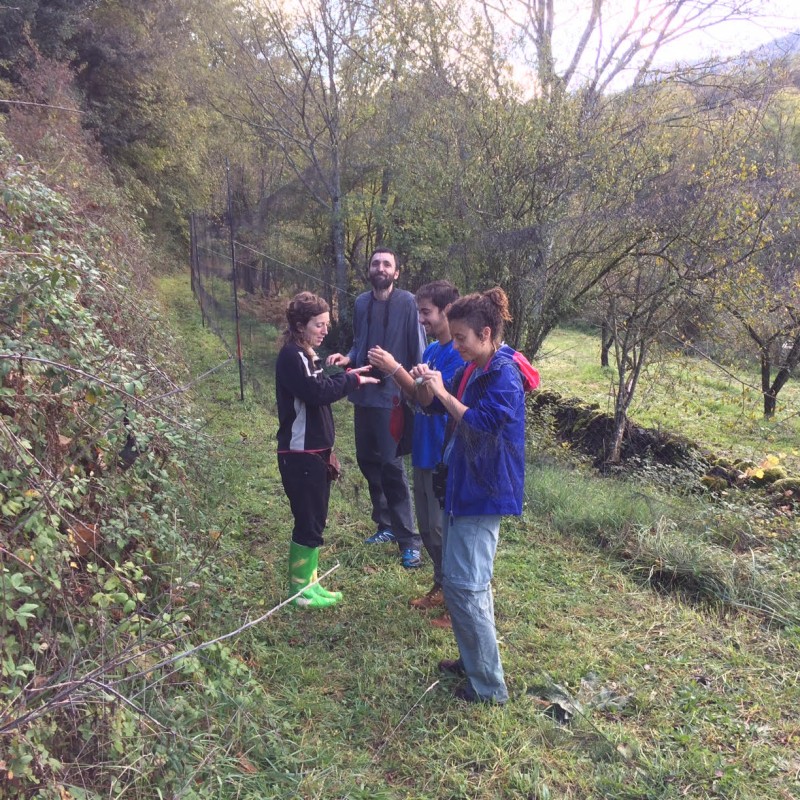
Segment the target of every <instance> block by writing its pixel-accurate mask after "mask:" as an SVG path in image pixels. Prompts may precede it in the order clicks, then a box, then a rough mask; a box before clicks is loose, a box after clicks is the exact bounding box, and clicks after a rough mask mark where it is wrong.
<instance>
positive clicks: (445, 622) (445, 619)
mask: <svg viewBox="0 0 800 800" xmlns="http://www.w3.org/2000/svg"><path fill="white" fill-rule="evenodd" d="M431 625H432V626H433V627H434V628H442V629H447V630H450V628H452V627H453V621H452V620H451V619H450V615H449V614H448V613H447V612H446V611H445V612H444V614H442V616H441V617H434V618H433V619H432V620H431Z"/></svg>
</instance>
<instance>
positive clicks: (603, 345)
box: [600, 319, 614, 367]
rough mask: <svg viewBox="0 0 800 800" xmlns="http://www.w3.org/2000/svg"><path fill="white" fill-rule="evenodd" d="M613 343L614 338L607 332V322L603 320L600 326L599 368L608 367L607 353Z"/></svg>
mask: <svg viewBox="0 0 800 800" xmlns="http://www.w3.org/2000/svg"><path fill="white" fill-rule="evenodd" d="M613 343H614V337H613V336H612V335H611V333H610V332H609V324H608V320H607V319H604V320H603V324H602V325H601V326H600V366H601V367H607V366H608V352H609V350H611V345H612V344H613Z"/></svg>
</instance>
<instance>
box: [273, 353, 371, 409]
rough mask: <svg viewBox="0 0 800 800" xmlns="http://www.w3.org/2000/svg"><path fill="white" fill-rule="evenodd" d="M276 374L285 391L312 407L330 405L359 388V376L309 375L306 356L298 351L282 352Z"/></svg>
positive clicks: (346, 373)
mask: <svg viewBox="0 0 800 800" xmlns="http://www.w3.org/2000/svg"><path fill="white" fill-rule="evenodd" d="M275 372H276V375H277V379H278V381H279V382H280V383H281V384H282V385H283V387H284V388H285V389H286V390H287V391H289V392H290V393H291V394H292V395H294V396H295V397H297V398H299V399H300V400H302V401H303V402H304V403H305V404H306V405H308V406H327V405H330V404H331V403H335V402H336V401H337V400H341V398H342V397H344V396H345V395H346V394H347V393H348V392H350V391H352V390H353V389H355V388H356V387H357V386H358V376H357V375H355V374H354V373H351V372H340V373H338V374H336V375H326V374H325V373H324V372H319V373H317V374H316V375H313V374H312V375H309V374H308V370H307V369H306V365H305V363H304V360H303V356H302V355H301V354H300V352H299V351H296V350H295V351H291V350H287V349H284V350H281V352H280V354H279V355H278V363H277V365H276V369H275Z"/></svg>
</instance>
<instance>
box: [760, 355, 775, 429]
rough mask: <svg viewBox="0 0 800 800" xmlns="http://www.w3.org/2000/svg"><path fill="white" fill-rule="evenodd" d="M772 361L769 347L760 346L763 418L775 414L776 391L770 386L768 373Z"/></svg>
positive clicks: (770, 369) (768, 417)
mask: <svg viewBox="0 0 800 800" xmlns="http://www.w3.org/2000/svg"><path fill="white" fill-rule="evenodd" d="M771 372H772V362H771V360H770V357H769V348H766V347H762V348H761V393H762V394H763V395H764V418H765V419H771V418H772V417H774V416H775V404H776V401H777V393H776V392H773V390H772V387H771V386H770V373H771Z"/></svg>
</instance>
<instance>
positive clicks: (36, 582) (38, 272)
mask: <svg viewBox="0 0 800 800" xmlns="http://www.w3.org/2000/svg"><path fill="white" fill-rule="evenodd" d="M0 170H1V171H2V172H1V174H2V185H3V188H2V197H0V266H1V268H0V309H1V312H0V322H2V325H1V326H0V442H2V447H1V448H0V640H1V641H2V648H1V649H2V659H0V794H2V795H3V796H4V797H8V798H22V797H30V796H31V794H32V793H35V795H36V796H37V797H41V798H45V799H47V798H60V799H62V800H63V798H65V797H70V796H73V797H95V796H98V797H99V796H100V795H101V794H103V795H107V794H108V792H109V791H110V787H112V786H113V787H114V791H115V793H122V790H123V789H124V790H125V792H126V793H127V794H126V796H131V797H136V796H143V797H144V796H147V797H152V796H153V794H152V793H153V791H154V790H155V789H160V788H163V789H164V790H168V789H169V788H170V787H172V788H173V789H174V788H175V787H177V786H184V785H186V784H187V783H188V782H190V780H191V777H190V776H192V770H193V768H194V767H193V765H204V766H203V768H204V769H209V768H211V763H210V762H211V760H210V759H209V758H208V752H207V751H206V750H204V748H203V746H202V742H203V741H205V738H204V737H209V736H210V733H209V729H213V727H214V725H213V724H211V723H210V722H209V719H212V720H213V713H210V711H209V709H211V708H213V707H214V705H215V703H219V702H221V701H220V699H219V698H220V697H221V698H223V699H224V700H225V701H226V702H231V703H233V705H234V706H235V707H236V709H237V710H240V709H242V708H246V707H247V704H248V703H252V702H253V698H254V697H255V695H256V692H255V687H253V686H248V680H249V678H248V674H247V670H246V669H245V668H244V667H243V665H242V664H241V662H240V661H238V660H237V659H235V658H233V657H232V656H231V654H230V652H229V651H227V650H226V649H224V648H216V649H214V648H211V649H209V650H208V651H206V652H205V653H204V655H203V658H198V657H192V658H187V659H185V660H182V661H178V662H176V663H175V664H174V665H172V666H171V667H170V671H168V672H166V673H164V672H163V671H161V670H158V671H155V672H153V671H149V668H152V667H153V666H154V665H156V664H157V663H158V662H159V661H162V660H163V659H165V658H168V657H170V656H172V655H174V654H176V653H180V652H182V651H183V650H184V649H185V648H187V647H189V646H190V644H191V643H192V642H193V641H196V640H197V639H202V638H203V637H204V636H205V632H204V631H203V630H202V629H201V627H200V623H199V622H198V619H197V618H196V611H197V608H198V607H200V606H201V601H200V599H199V598H200V594H201V593H200V591H199V590H200V589H201V588H202V587H203V586H204V584H205V583H206V582H208V581H212V582H213V581H214V580H215V577H214V574H213V570H214V568H213V566H210V565H209V562H208V561H207V560H206V559H205V558H204V552H203V550H202V548H203V547H206V543H207V542H208V541H210V540H209V539H208V538H207V537H205V538H204V537H203V533H202V528H203V518H202V514H201V512H200V511H199V510H198V507H199V506H200V505H201V504H200V503H199V501H198V499H197V498H196V497H194V496H193V493H194V491H195V490H194V489H193V488H192V487H193V486H195V485H197V484H196V483H195V482H194V481H193V480H192V479H191V478H192V476H191V475H190V472H191V470H192V469H194V468H196V462H197V460H198V458H202V443H198V441H199V438H201V437H200V434H199V432H198V431H197V430H196V428H195V426H194V425H193V424H192V423H190V422H189V421H187V420H188V412H187V409H186V408H185V407H184V405H183V403H184V401H183V400H181V399H180V393H179V392H177V391H175V390H176V388H177V387H176V386H175V384H174V382H173V381H172V380H171V379H170V377H169V375H168V374H167V372H166V371H165V369H164V368H163V367H162V366H160V364H162V363H163V362H164V361H165V359H166V358H168V357H169V353H170V347H169V343H168V341H167V338H166V334H165V332H164V331H163V326H160V325H159V321H158V319H159V318H158V313H157V311H156V309H155V308H154V307H153V306H152V305H151V303H150V302H149V301H148V298H147V295H146V293H145V292H142V291H141V290H137V291H135V292H134V293H131V292H130V291H129V286H130V284H131V282H132V276H131V273H130V270H129V269H128V265H126V264H125V263H124V262H123V263H122V264H116V263H115V261H114V237H112V236H111V235H110V234H109V231H108V230H107V229H105V228H104V227H103V225H102V223H98V222H90V221H88V220H87V218H86V217H85V216H83V215H79V214H76V213H75V212H74V211H73V210H72V208H71V205H70V202H69V200H68V198H67V197H66V195H65V194H64V193H62V192H59V191H55V190H54V189H53V188H51V187H49V186H47V185H46V183H45V181H44V179H43V175H42V174H40V173H39V172H38V171H37V169H36V168H35V167H34V166H32V165H30V164H28V163H26V162H24V161H23V160H22V159H21V158H20V157H19V156H16V155H15V154H14V152H13V151H12V149H11V147H10V145H9V143H8V141H6V140H5V139H4V138H0ZM136 282H137V283H138V281H136ZM130 343H134V344H135V345H136V347H137V349H136V351H135V352H134V351H133V350H130V349H127V347H126V344H127V345H130ZM175 369H177V367H175ZM190 531H193V533H192V534H190ZM207 549H208V548H207V547H206V551H207ZM206 554H207V553H206ZM193 732H202V737H200V738H197V737H194V736H193V735H192V733H193ZM198 742H199V743H200V744H198ZM134 763H135V764H136V768H135V769H130V767H129V765H131V764H134ZM78 787H81V788H78ZM185 796H191V792H189V794H187V795H185Z"/></svg>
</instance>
